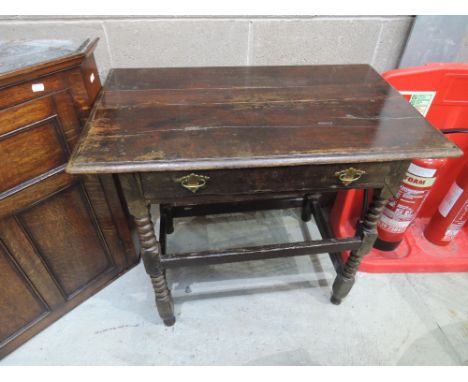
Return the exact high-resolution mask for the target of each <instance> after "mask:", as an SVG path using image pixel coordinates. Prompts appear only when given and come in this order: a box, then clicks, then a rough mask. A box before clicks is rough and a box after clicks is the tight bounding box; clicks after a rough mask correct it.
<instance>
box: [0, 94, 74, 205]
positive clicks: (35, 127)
mask: <svg viewBox="0 0 468 382" xmlns="http://www.w3.org/2000/svg"><path fill="white" fill-rule="evenodd" d="M70 101H71V96H70V95H69V94H68V93H67V91H62V92H58V93H54V94H51V95H49V96H45V97H41V98H38V99H35V100H33V101H29V102H26V103H24V104H21V105H18V106H15V107H11V108H8V109H6V110H3V111H0V163H1V164H2V166H1V167H0V200H2V199H4V198H8V197H11V196H12V195H13V194H14V193H16V192H19V191H20V190H22V189H24V188H26V187H30V186H31V185H32V184H34V183H36V182H39V181H41V179H44V178H45V177H48V176H50V175H51V174H52V173H57V172H58V171H63V168H64V166H65V165H66V162H67V160H68V158H69V156H70V150H71V148H72V147H73V145H74V144H75V143H76V141H77V139H78V136H79V132H80V124H79V121H78V118H77V115H76V113H75V111H74V108H73V105H72V104H71V102H70Z"/></svg>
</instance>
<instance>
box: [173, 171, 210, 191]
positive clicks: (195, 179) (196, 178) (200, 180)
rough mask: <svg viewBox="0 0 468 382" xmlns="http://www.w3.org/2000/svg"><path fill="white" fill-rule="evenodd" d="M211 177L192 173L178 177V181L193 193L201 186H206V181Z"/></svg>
mask: <svg viewBox="0 0 468 382" xmlns="http://www.w3.org/2000/svg"><path fill="white" fill-rule="evenodd" d="M208 179H210V177H209V176H204V175H197V174H194V173H192V174H190V175H186V176H183V177H182V178H179V179H176V182H177V183H180V184H181V185H182V187H185V188H186V189H187V190H190V191H192V192H193V193H195V192H197V191H198V190H199V189H200V188H202V187H205V185H206V181H207V180H208Z"/></svg>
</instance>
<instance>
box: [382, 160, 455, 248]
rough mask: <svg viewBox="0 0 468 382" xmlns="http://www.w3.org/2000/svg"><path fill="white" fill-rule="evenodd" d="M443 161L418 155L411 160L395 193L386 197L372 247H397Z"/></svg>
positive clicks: (414, 217)
mask: <svg viewBox="0 0 468 382" xmlns="http://www.w3.org/2000/svg"><path fill="white" fill-rule="evenodd" d="M446 163H447V159H446V158H442V159H424V160H422V159H418V160H414V161H413V162H412V163H411V165H410V166H409V168H408V170H407V172H406V175H405V178H404V179H403V181H402V183H401V184H400V188H399V190H398V193H397V195H396V196H395V197H394V198H391V199H390V200H389V202H388V203H387V205H386V206H385V209H384V210H383V213H382V217H381V219H380V221H379V223H378V224H377V232H378V238H377V241H376V242H375V244H374V247H375V248H377V249H380V250H381V251H392V250H394V249H395V248H396V247H398V245H399V244H400V243H401V241H402V240H403V236H404V234H405V231H406V229H407V228H408V227H409V225H410V224H411V223H412V222H413V221H414V219H416V216H417V215H418V212H419V210H420V209H421V207H422V205H423V203H424V201H425V200H426V197H427V196H428V195H429V192H430V190H431V188H432V185H433V184H434V182H435V179H436V174H437V171H438V170H439V169H440V168H442V167H443V166H444V165H445V164H446Z"/></svg>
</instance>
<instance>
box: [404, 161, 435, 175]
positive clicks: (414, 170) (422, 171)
mask: <svg viewBox="0 0 468 382" xmlns="http://www.w3.org/2000/svg"><path fill="white" fill-rule="evenodd" d="M408 172H409V173H411V174H414V175H417V176H422V177H424V178H430V177H432V176H434V174H435V173H436V172H437V169H435V168H425V167H421V166H418V165H417V164H414V163H411V164H410V166H409V167H408Z"/></svg>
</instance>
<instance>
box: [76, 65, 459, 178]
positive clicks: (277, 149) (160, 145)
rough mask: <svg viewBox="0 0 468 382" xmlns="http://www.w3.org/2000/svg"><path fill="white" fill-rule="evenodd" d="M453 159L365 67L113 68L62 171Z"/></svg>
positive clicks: (442, 141) (453, 150) (449, 147)
mask: <svg viewBox="0 0 468 382" xmlns="http://www.w3.org/2000/svg"><path fill="white" fill-rule="evenodd" d="M460 154H461V151H460V150H459V149H458V148H457V147H456V146H455V145H453V144H452V143H451V142H450V141H448V140H447V139H446V138H445V137H444V136H443V134H441V133H440V132H439V131H438V130H437V129H435V128H433V127H432V126H431V125H430V124H429V123H428V122H427V121H426V120H425V119H424V118H423V117H422V116H421V115H420V114H419V112H418V111H416V110H415V109H414V108H413V107H412V106H411V105H410V104H409V103H408V102H407V101H406V100H405V99H404V98H403V96H401V95H400V94H399V93H398V92H397V91H396V90H395V89H393V88H392V87H391V86H390V85H389V84H388V83H387V82H385V80H384V79H383V78H382V77H381V76H380V75H379V74H378V73H377V72H376V71H375V70H374V69H373V68H372V67H370V66H369V65H320V66H268V67H211V68H146V69H144V68H141V69H114V70H112V71H111V73H110V74H109V76H108V79H107V81H106V84H105V86H104V89H103V93H102V97H101V98H100V100H99V101H98V102H97V104H96V105H95V108H94V111H93V113H92V115H91V117H90V119H89V121H88V124H87V128H86V130H85V132H84V133H83V136H82V137H81V140H80V142H79V144H78V146H77V147H76V149H75V151H74V153H73V155H72V158H71V161H70V162H69V165H68V168H67V171H68V172H71V173H106V172H139V171H174V170H187V171H189V170H201V169H223V168H248V167H272V166H288V165H304V164H324V163H356V162H375V161H377V162H379V161H393V160H408V159H414V158H437V157H449V156H457V155H460Z"/></svg>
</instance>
